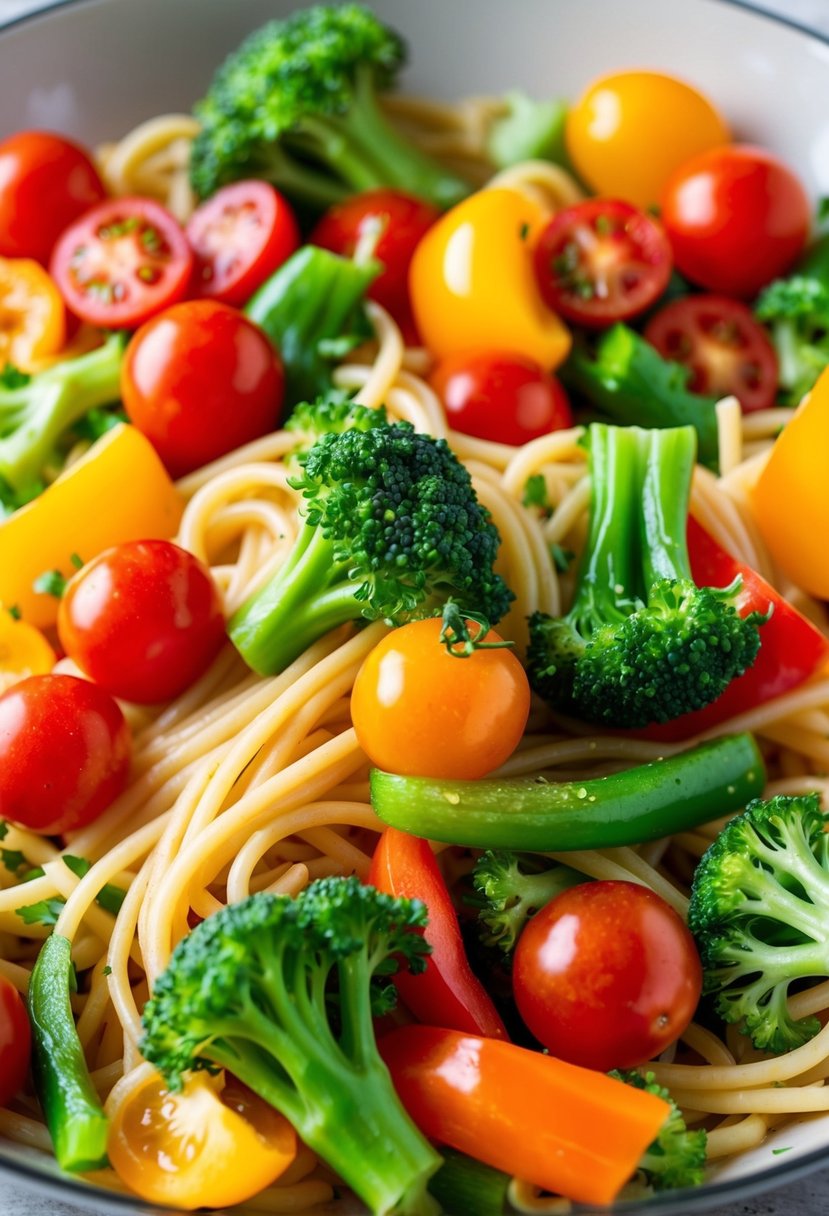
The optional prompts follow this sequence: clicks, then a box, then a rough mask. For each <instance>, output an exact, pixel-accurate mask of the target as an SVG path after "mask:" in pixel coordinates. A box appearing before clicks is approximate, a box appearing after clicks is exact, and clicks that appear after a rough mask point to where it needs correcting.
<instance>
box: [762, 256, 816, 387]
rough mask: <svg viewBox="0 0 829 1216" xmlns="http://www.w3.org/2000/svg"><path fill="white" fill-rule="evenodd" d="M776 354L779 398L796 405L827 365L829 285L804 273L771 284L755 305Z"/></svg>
mask: <svg viewBox="0 0 829 1216" xmlns="http://www.w3.org/2000/svg"><path fill="white" fill-rule="evenodd" d="M755 313H756V315H757V318H758V320H760V321H762V322H763V323H764V324H765V325H768V327H769V329H770V331H771V340H772V342H773V343H774V347H775V349H776V351H777V358H778V363H779V378H780V388H781V389H782V390H783V392H782V394H781V399H782V401H783V403H784V404H787V405H797V404H798V403H799V401H800V399H801V398H802V397H803V396H804V395H805V394H806V393H808V391H809V389H810V388H812V386H813V384H814V383H815V381H816V380H817V378H818V376H819V375H820V373H821V372H822V371H823V369H824V368H825V367H826V366H827V365H829V285H827V284H826V283H824V282H823V281H822V280H820V279H817V278H813V277H811V276H809V275H805V274H796V275H792V276H791V277H790V278H788V279H778V280H777V281H776V282H774V283H770V284H769V286H768V287H767V288H766V289H765V291H764V292H763V293H762V294H761V296H760V298H759V299H758V301H757V304H756V306H755Z"/></svg>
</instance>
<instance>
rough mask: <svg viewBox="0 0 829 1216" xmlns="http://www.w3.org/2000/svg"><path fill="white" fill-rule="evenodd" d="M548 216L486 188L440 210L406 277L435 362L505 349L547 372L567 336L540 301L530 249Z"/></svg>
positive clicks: (518, 195) (511, 194)
mask: <svg viewBox="0 0 829 1216" xmlns="http://www.w3.org/2000/svg"><path fill="white" fill-rule="evenodd" d="M548 218H549V213H548V212H547V211H545V209H544V208H543V207H542V206H541V205H540V204H539V203H538V202H536V201H535V200H534V199H532V198H530V197H529V196H528V195H526V194H523V193H522V192H520V191H517V190H507V189H499V188H492V189H489V190H480V191H479V192H478V193H477V194H473V195H470V197H469V198H468V199H465V200H464V202H462V203H459V204H458V206H457V207H453V208H452V210H451V211H447V212H446V214H445V215H444V216H442V217H441V219H439V220H438V221H437V223H436V224H434V226H433V227H432V228H430V229H429V231H428V232H427V233H426V235H425V236H424V237H423V239H422V240H421V242H420V244H419V245H418V246H417V249H416V250H415V254H414V257H413V259H412V264H411V269H410V272H409V290H410V293H411V300H412V308H413V309H414V315H415V320H416V321H417V327H418V329H419V331H420V334H421V336H422V338H423V341H424V343H425V344H426V346H427V347H428V348H429V350H430V351H431V353H432V354H433V355H435V356H436V358H438V359H442V358H443V357H444V356H446V355H451V354H455V353H458V352H461V351H474V350H497V351H509V352H512V353H513V354H518V355H524V356H526V357H527V358H528V359H534V360H535V361H536V362H537V363H540V364H541V366H542V367H545V368H548V369H552V368H555V367H558V365H559V364H560V363H561V362H562V361H563V360H564V359H565V358H566V357H567V354H568V352H569V350H570V346H571V338H570V333H569V331H568V330H567V329H566V327H565V326H564V324H563V323H562V322H561V321H560V320H559V318H558V317H557V316H556V314H555V313H554V312H551V310H550V309H549V308H548V307H547V306H546V304H545V303H544V301H543V300H542V298H541V293H540V292H539V290H538V287H537V285H536V281H535V271H534V269H533V259H532V251H533V247H534V245H535V242H536V240H537V239H538V236H539V235H540V232H541V229H542V228H543V227H544V226H545V224H546V221H547V220H548Z"/></svg>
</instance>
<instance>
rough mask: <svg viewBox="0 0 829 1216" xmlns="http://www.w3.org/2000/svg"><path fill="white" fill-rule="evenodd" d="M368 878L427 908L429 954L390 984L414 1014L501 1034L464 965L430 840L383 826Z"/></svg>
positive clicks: (491, 1035) (494, 1011)
mask: <svg viewBox="0 0 829 1216" xmlns="http://www.w3.org/2000/svg"><path fill="white" fill-rule="evenodd" d="M368 880H369V882H370V883H371V884H372V885H373V886H375V887H377V889H378V890H379V891H385V892H386V893H387V894H389V895H395V896H402V897H404V898H406V899H421V900H422V901H423V902H424V903H425V905H426V907H427V909H428V912H429V924H428V925H427V927H426V932H425V937H426V941H427V942H428V943H429V945H430V946H431V947H432V953H431V954H430V955H429V956H428V957H427V959H426V970H425V971H423V972H421V974H420V975H411V974H410V973H409V972H408V971H401V972H399V974H397V975H395V976H394V983H395V985H396V987H397V989H398V991H399V993H400V996H401V997H402V999H403V1001H404V1002H405V1004H406V1005H407V1006H408V1008H409V1009H410V1010H411V1012H412V1013H413V1014H414V1016H415V1017H416V1018H418V1019H419V1020H420V1021H422V1022H429V1023H431V1024H432V1025H437V1026H446V1027H449V1028H450V1029H452V1030H462V1031H464V1032H466V1033H470V1034H478V1035H484V1036H485V1037H487V1038H495V1039H506V1038H508V1037H509V1036H508V1035H507V1031H506V1027H505V1026H504V1023H503V1022H502V1021H501V1018H500V1016H499V1014H498V1011H497V1009H496V1008H495V1006H494V1005H493V1003H492V1001H491V1000H490V998H489V996H488V995H487V993H486V991H485V989H484V987H483V985H482V984H481V982H480V980H479V979H478V978H477V976H476V975H475V974H474V972H473V971H472V968H471V967H470V966H469V960H468V959H467V957H466V951H465V950H464V945H463V938H462V937H461V931H460V926H459V925H458V918H457V915H456V913H455V909H454V908H453V907H452V900H451V898H450V896H449V892H448V890H447V888H446V883H445V882H444V880H443V875H442V874H441V872H440V869H439V868H438V863H437V861H436V860H435V855H434V853H433V852H432V850H431V848H430V846H429V844H428V842H427V841H425V840H421V839H420V837H418V836H410V835H409V834H408V832H401V831H400V830H399V829H398V828H386V830H385V832H384V833H383V835H382V836H381V837H380V841H379V843H378V845H377V848H376V850H375V852H374V857H373V858H372V862H371V869H370V870H369V876H368Z"/></svg>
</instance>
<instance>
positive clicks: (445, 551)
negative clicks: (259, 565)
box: [229, 422, 513, 674]
mask: <svg viewBox="0 0 829 1216" xmlns="http://www.w3.org/2000/svg"><path fill="white" fill-rule="evenodd" d="M298 463H299V464H300V465H301V466H302V472H301V474H300V475H299V476H298V477H296V478H293V479H292V484H293V485H294V486H295V488H296V489H298V490H300V491H301V493H302V496H303V499H304V502H303V504H302V507H301V511H302V513H303V515H304V523H303V524H302V525H301V527H300V531H299V536H298V538H297V540H296V542H295V544H294V547H293V549H292V550H291V552H290V554H289V555H288V558H287V559H286V561H285V563H284V565H283V566H282V567H281V568H280V569H279V570H278V571H277V573H276V574H275V576H274V577H273V578H272V579H271V580H270V582H269V583H267V584H266V585H265V586H264V587H263V588H262V589H261V590H260V591H258V592H256V593H255V594H254V595H253V596H252V597H251V598H250V599H249V600H247V601H246V603H244V604H243V605H242V607H241V608H240V609H239V610H238V611H237V612H236V614H235V615H234V616H233V617H232V618H231V621H230V625H229V634H230V637H231V639H232V640H233V642H234V644H235V645H236V647H237V649H238V650H239V651H240V653H241V654H242V656H243V658H244V659H245V661H246V662H247V663H248V664H249V666H250V667H252V668H253V670H254V671H258V672H260V673H262V674H266V673H269V672H274V671H281V670H283V669H284V668H285V667H286V666H287V665H288V664H289V663H290V662H292V661H293V659H294V658H296V656H297V655H299V654H301V653H302V651H303V650H305V649H306V648H307V647H308V646H310V645H311V644H312V643H313V642H315V641H316V640H317V639H318V638H320V637H322V635H323V634H324V633H327V632H328V630H330V629H334V628H335V627H336V626H338V625H343V624H345V623H346V622H347V621H360V620H378V619H382V620H385V621H388V622H389V623H390V624H392V625H401V624H404V623H405V622H406V621H409V620H415V619H418V618H420V617H425V616H432V615H436V614H437V613H439V612H440V610H441V609H442V607H443V605H444V604H445V602H446V601H447V600H449V599H453V600H455V601H457V602H458V604H459V605H460V607H461V608H464V609H467V608H468V609H469V610H470V611H473V612H478V613H483V614H484V615H485V616H486V618H487V619H488V621H489V622H490V623H492V624H494V623H495V622H497V621H498V620H500V618H501V617H502V616H503V615H504V613H505V612H506V611H507V608H508V607H509V604H510V602H511V600H512V598H513V597H512V592H511V591H510V590H509V589H508V587H507V585H506V583H505V582H504V580H503V579H502V578H501V576H500V575H498V574H496V573H495V572H494V571H493V563H494V561H495V557H496V555H497V552H498V544H499V538H498V532H497V530H496V528H495V526H494V524H493V523H492V522H491V520H490V518H489V515H488V513H487V512H486V511H485V510H484V508H483V507H482V506H481V505H480V503H479V502H478V500H477V498H476V496H475V491H474V489H473V487H472V480H471V478H470V476H469V473H468V472H467V470H466V469H465V468H464V466H463V465H462V464H461V463H460V461H459V460H458V459H457V457H456V456H455V455H454V453H453V452H452V450H451V448H450V447H449V446H448V444H447V443H446V442H445V440H443V439H434V438H432V436H430V435H422V434H419V433H418V432H416V431H415V430H414V428H413V427H411V426H410V425H409V424H408V423H404V422H399V423H395V424H394V425H388V424H386V425H383V426H376V427H373V428H372V429H371V430H367V431H362V430H354V429H352V430H347V431H344V432H343V433H342V434H326V435H323V436H322V437H321V438H320V439H319V440H318V441H317V442H316V443H315V444H314V445H313V447H312V448H311V449H310V450H309V451H308V452H306V453H305V454H304V455H302V456H300V457H299V458H298Z"/></svg>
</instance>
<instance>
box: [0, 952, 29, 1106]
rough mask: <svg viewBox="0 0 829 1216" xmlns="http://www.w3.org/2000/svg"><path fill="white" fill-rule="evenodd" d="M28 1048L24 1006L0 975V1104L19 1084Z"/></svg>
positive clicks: (12, 987) (6, 1099)
mask: <svg viewBox="0 0 829 1216" xmlns="http://www.w3.org/2000/svg"><path fill="white" fill-rule="evenodd" d="M31 1051H32V1032H31V1030H30V1028H29V1018H28V1015H27V1013H26V1006H25V1005H24V1004H23V1001H22V999H21V997H20V995H19V993H18V991H17V989H16V988H15V986H14V984H12V982H11V980H7V979H6V977H5V976H4V975H0V1106H8V1104H9V1102H11V1100H12V1098H13V1097H14V1095H15V1094H16V1093H18V1091H19V1090H21V1089H22V1088H23V1082H24V1081H25V1079H26V1072H27V1070H28V1068H29V1056H30V1055H31Z"/></svg>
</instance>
